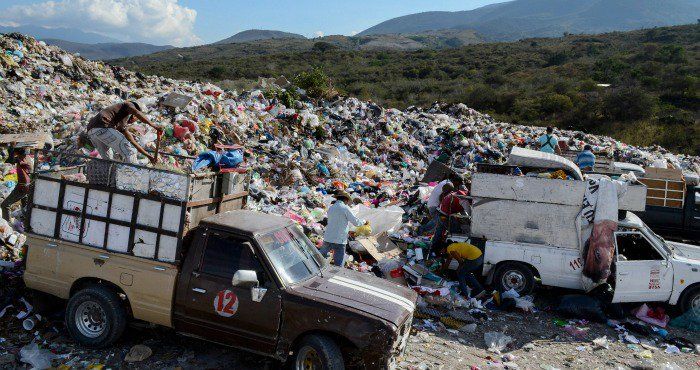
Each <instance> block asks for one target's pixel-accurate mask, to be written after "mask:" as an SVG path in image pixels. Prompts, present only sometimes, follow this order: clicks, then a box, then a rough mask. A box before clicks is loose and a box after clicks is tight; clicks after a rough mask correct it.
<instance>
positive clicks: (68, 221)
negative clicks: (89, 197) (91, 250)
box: [58, 214, 80, 242]
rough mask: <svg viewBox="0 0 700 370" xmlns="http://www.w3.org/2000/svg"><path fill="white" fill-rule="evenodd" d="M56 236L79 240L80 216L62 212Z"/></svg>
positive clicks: (73, 240)
mask: <svg viewBox="0 0 700 370" xmlns="http://www.w3.org/2000/svg"><path fill="white" fill-rule="evenodd" d="M58 237H59V238H60V239H63V240H67V241H69V242H77V241H79V240H80V217H78V216H71V215H67V214H64V215H62V216H61V226H60V228H59V230H58Z"/></svg>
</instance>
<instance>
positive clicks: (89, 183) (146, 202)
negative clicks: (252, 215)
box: [24, 151, 247, 347]
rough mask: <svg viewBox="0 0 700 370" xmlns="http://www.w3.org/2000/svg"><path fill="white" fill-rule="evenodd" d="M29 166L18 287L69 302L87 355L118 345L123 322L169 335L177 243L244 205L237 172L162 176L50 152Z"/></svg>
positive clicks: (72, 324)
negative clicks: (90, 349)
mask: <svg viewBox="0 0 700 370" xmlns="http://www.w3.org/2000/svg"><path fill="white" fill-rule="evenodd" d="M36 158H37V163H38V165H37V166H36V168H37V171H36V173H35V175H34V176H35V177H34V189H33V192H32V194H31V199H30V205H29V207H28V208H29V212H28V219H27V221H26V228H27V235H28V240H27V245H28V252H27V255H28V256H27V267H26V272H25V274H24V280H25V283H26V285H27V286H28V287H29V288H31V289H34V290H37V291H40V292H44V293H48V294H50V295H52V296H55V297H58V298H61V299H69V298H70V301H69V304H68V309H67V320H66V322H67V324H68V329H69V330H70V331H71V334H74V335H80V336H82V337H85V338H87V340H86V341H85V342H86V343H92V344H93V345H94V346H96V347H100V346H104V345H107V344H109V343H110V342H111V341H113V340H114V339H115V338H117V337H118V336H119V334H120V332H121V330H123V326H124V325H125V322H126V317H127V316H129V317H133V318H136V319H140V320H145V321H148V322H152V323H156V324H160V325H164V326H172V317H171V315H172V300H173V293H174V287H175V280H176V277H177V273H178V266H179V263H180V259H181V256H182V248H183V246H184V242H183V239H184V237H185V236H186V235H187V232H188V230H190V229H191V228H194V227H195V226H196V225H197V224H198V223H199V221H200V220H201V219H203V218H205V217H207V216H210V215H213V214H216V213H219V212H224V211H227V210H234V209H241V208H242V207H243V206H244V204H245V199H246V195H247V192H246V186H247V174H246V173H245V171H238V172H235V171H234V172H228V173H212V172H206V173H190V172H185V171H182V172H176V171H166V170H159V169H153V168H147V167H143V166H137V165H130V164H124V163H117V162H112V161H106V160H99V159H94V158H89V157H82V156H73V155H66V154H64V153H62V154H59V153H54V152H50V151H44V152H41V153H38V154H37V156H36ZM182 159H185V160H186V159H187V158H178V160H182ZM176 162H177V161H176ZM182 168H184V165H183V166H182ZM127 297H128V298H127ZM105 316H111V319H110V320H107V319H106V317H105ZM109 322H112V323H114V324H113V326H116V327H109V325H107V323H109Z"/></svg>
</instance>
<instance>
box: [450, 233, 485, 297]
mask: <svg viewBox="0 0 700 370" xmlns="http://www.w3.org/2000/svg"><path fill="white" fill-rule="evenodd" d="M447 256H448V258H447V259H446V260H445V263H444V264H443V266H442V269H443V270H446V269H447V268H448V266H449V265H450V262H451V260H452V259H454V260H456V261H457V262H458V263H459V267H458V268H457V281H459V289H460V290H461V291H462V294H464V296H466V297H469V296H470V294H469V289H471V297H473V298H476V299H481V298H483V297H484V296H485V295H486V290H484V287H483V286H482V285H481V283H479V280H477V278H476V276H475V275H474V273H475V272H477V271H479V269H481V268H482V266H483V265H484V252H483V251H482V250H481V249H479V248H478V247H476V246H474V245H471V244H469V243H452V244H450V245H449V246H448V247H447Z"/></svg>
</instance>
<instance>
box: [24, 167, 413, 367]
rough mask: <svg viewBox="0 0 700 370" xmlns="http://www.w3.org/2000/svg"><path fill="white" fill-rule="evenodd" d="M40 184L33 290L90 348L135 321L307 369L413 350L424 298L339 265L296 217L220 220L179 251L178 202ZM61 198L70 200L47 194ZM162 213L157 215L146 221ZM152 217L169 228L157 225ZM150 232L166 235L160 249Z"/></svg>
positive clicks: (190, 210)
mask: <svg viewBox="0 0 700 370" xmlns="http://www.w3.org/2000/svg"><path fill="white" fill-rule="evenodd" d="M52 176H53V177H52ZM35 182H36V187H37V188H36V189H35V192H34V194H33V199H32V204H31V205H30V207H31V209H32V212H31V219H30V221H29V226H30V229H31V230H30V232H29V233H28V241H27V245H28V251H27V262H26V271H25V274H24V280H25V282H26V285H27V286H28V287H29V288H31V289H34V290H37V291H40V292H44V293H48V294H50V295H53V296H56V297H58V298H61V299H64V300H67V301H68V302H67V309H66V317H65V321H66V325H67V328H68V331H69V332H70V334H71V336H72V337H73V338H74V339H75V340H76V341H78V342H80V343H81V344H83V345H85V346H87V347H106V346H109V345H111V344H112V343H114V342H115V341H116V340H118V339H119V337H120V336H121V335H122V333H123V331H124V330H125V328H126V325H127V322H128V321H129V320H132V319H134V320H141V321H146V322H150V323H153V324H158V325H162V326H166V327H171V328H174V329H175V331H177V332H179V333H181V334H184V335H188V336H192V337H197V338H201V339H204V340H208V341H212V342H217V343H221V344H224V345H229V346H233V347H237V348H241V349H244V350H248V351H251V352H255V353H258V354H261V355H264V356H269V357H272V358H274V359H277V360H280V361H290V362H291V364H292V365H293V367H295V368H299V369H301V368H304V369H342V368H343V367H344V366H360V367H363V368H388V367H392V366H393V361H394V360H395V358H396V356H397V355H399V354H400V353H401V352H402V350H403V349H404V348H405V345H406V341H407V338H408V335H409V332H410V329H411V322H412V317H413V312H414V309H415V302H416V299H417V297H416V294H415V292H413V291H411V290H410V289H407V288H406V287H402V286H399V285H396V284H393V283H391V282H389V281H387V280H383V279H379V278H376V277H374V276H371V275H368V274H362V273H358V272H355V271H351V270H347V269H342V268H337V267H331V266H329V265H328V263H327V261H326V260H325V259H324V258H322V256H321V255H320V253H319V252H318V250H317V248H316V247H315V246H314V245H313V244H312V243H311V241H309V240H308V238H306V236H305V235H304V234H303V233H302V232H301V231H300V230H299V227H298V226H296V225H295V224H294V223H293V222H291V221H290V220H289V219H286V218H282V217H278V216H273V215H268V214H263V213H259V212H253V211H246V210H233V211H225V212H220V213H215V212H214V211H212V212H214V213H213V214H211V215H208V216H206V217H202V218H201V219H200V220H197V222H196V225H192V224H190V227H189V228H188V229H187V230H185V229H184V228H182V227H181V228H180V232H179V233H177V238H178V239H179V242H178V243H177V245H178V248H177V249H176V252H173V253H171V252H168V250H169V249H168V248H169V246H170V245H171V244H169V242H166V241H167V240H168V239H167V237H168V235H169V234H168V233H171V232H170V231H168V230H167V228H168V227H167V224H168V223H169V222H166V221H167V219H168V218H169V216H168V215H167V214H168V210H167V207H168V206H174V205H171V204H169V203H168V202H170V201H169V200H166V199H161V198H153V197H152V196H151V195H135V197H136V198H138V199H137V200H136V201H135V203H134V202H131V201H130V202H126V201H124V200H123V199H121V200H119V199H120V198H119V197H127V196H130V195H127V194H131V193H128V192H123V191H120V190H115V189H111V188H101V187H95V186H92V185H87V184H79V183H74V182H70V181H66V180H65V179H63V180H58V179H57V178H56V176H55V174H53V175H51V174H39V175H36V179H35ZM54 183H56V184H54ZM54 188H55V189H54ZM78 188H82V189H84V191H82V190H79V189H78ZM52 189H53V190H52ZM52 191H56V192H57V193H58V194H59V196H58V197H59V198H60V199H59V200H58V201H56V199H55V197H54V196H50V195H47V194H50V193H51V192H52ZM71 192H72V193H71ZM101 192H107V193H111V195H109V196H106V195H100V194H101ZM76 193H77V194H78V195H79V196H73V195H71V194H76ZM93 193H94V194H93ZM192 193H202V191H193V192H192ZM100 197H102V198H104V199H106V201H105V202H106V203H105V204H107V205H106V206H104V205H100V204H99V202H98V201H97V200H98V198H100ZM190 198H192V197H190ZM224 198H226V196H220V197H219V199H224ZM158 202H161V206H158ZM115 204H116V205H117V206H115ZM125 204H133V205H134V206H133V208H134V209H133V210H131V211H129V212H126V213H127V214H133V220H134V221H133V222H132V223H129V222H123V221H119V216H118V215H120V214H122V213H123V211H124V210H125V209H127V208H128V207H127V206H125ZM184 204H185V205H186V206H187V212H184V211H183V212H182V214H185V213H186V214H187V215H188V217H187V219H188V222H190V223H191V222H192V221H193V218H195V216H194V215H196V214H198V213H200V211H201V210H197V209H196V208H197V207H205V208H207V207H208V208H207V209H210V210H211V209H214V208H221V207H222V206H221V205H219V206H217V207H213V206H212V205H211V204H208V203H207V201H206V200H190V201H189V202H187V203H184ZM64 205H65V206H64ZM85 205H87V206H85ZM104 208H106V209H107V211H104V212H103V211H100V210H101V209H104ZM158 209H160V216H159V217H158V216H157V215H158V211H157V210H158ZM175 209H176V210H177V208H175ZM150 210H154V211H153V212H154V214H155V215H156V216H155V217H145V216H146V215H147V214H148V212H150ZM171 213H172V214H173V215H180V214H181V213H180V212H179V211H178V212H171ZM97 214H106V216H97ZM141 216H144V217H141ZM126 218H128V217H126ZM154 219H155V220H156V221H153V220H154ZM149 220H151V221H153V222H152V223H153V225H157V227H148V226H146V224H148V223H149V222H151V221H149ZM164 220H166V221H164ZM175 220H176V219H175ZM101 222H104V223H106V224H107V225H106V226H102V225H101V224H100V223H101ZM129 227H131V231H130V232H129ZM121 228H124V229H123V231H124V235H125V236H124V239H125V240H131V241H132V242H131V243H130V244H128V246H127V247H125V248H123V249H120V248H121V244H119V243H118V241H119V238H118V237H116V236H114V235H118V234H117V231H119V230H122V229H121ZM75 229H77V230H81V229H82V230H83V231H82V232H77V231H75ZM173 229H174V230H175V229H177V227H175V228H173ZM96 232H97V233H96ZM95 233H96V234H95ZM149 233H152V234H153V235H155V236H154V237H153V240H156V242H153V243H154V244H153V245H151V244H148V240H147V239H149V237H148V235H150V234H149ZM158 233H160V234H158ZM173 233H175V232H173ZM129 235H130V236H129ZM173 235H175V234H173ZM144 239H146V240H144ZM158 240H160V241H158ZM101 242H103V243H105V244H104V245H101V246H100V245H98V244H99V243H101ZM96 245H97V246H96ZM149 245H150V247H149ZM172 245H175V244H172Z"/></svg>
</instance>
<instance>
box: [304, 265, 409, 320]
mask: <svg viewBox="0 0 700 370" xmlns="http://www.w3.org/2000/svg"><path fill="white" fill-rule="evenodd" d="M292 290H293V291H296V292H298V293H299V294H303V295H306V296H311V297H312V298H314V299H317V300H319V301H326V302H328V303H330V304H333V305H337V306H344V307H347V308H349V309H352V310H356V311H360V312H363V313H365V314H369V315H372V316H375V317H377V318H380V319H382V320H385V321H388V322H390V323H393V324H394V325H396V326H397V327H398V326H400V325H401V324H402V323H404V322H405V320H406V318H407V317H409V316H411V315H413V311H414V310H415V308H416V299H417V295H416V293H415V292H414V291H413V290H411V289H408V288H406V287H402V286H400V285H397V284H394V283H392V282H390V281H388V280H385V279H380V278H378V277H376V276H374V275H371V274H365V273H360V272H357V271H353V270H348V269H344V268H343V269H341V268H337V267H331V268H328V269H325V270H324V271H323V274H322V276H317V277H315V278H312V279H309V280H308V281H306V282H304V283H303V284H300V285H297V286H295V287H294V288H293V289H292Z"/></svg>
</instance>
